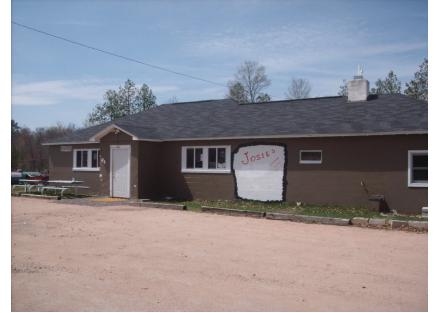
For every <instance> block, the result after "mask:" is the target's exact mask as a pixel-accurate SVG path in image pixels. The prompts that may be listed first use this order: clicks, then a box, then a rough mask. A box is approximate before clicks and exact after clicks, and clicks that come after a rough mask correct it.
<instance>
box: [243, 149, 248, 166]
mask: <svg viewBox="0 0 440 313" xmlns="http://www.w3.org/2000/svg"><path fill="white" fill-rule="evenodd" d="M248 154H249V151H246V152H245V153H244V155H245V156H246V162H245V161H243V160H241V163H242V164H243V165H246V164H248V163H249V156H248Z"/></svg>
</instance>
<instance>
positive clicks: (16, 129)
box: [11, 120, 20, 169]
mask: <svg viewBox="0 0 440 313" xmlns="http://www.w3.org/2000/svg"><path fill="white" fill-rule="evenodd" d="M19 135H20V126H18V123H17V122H16V121H14V120H11V168H12V169H16V168H17V167H18V162H19V159H20V152H19V150H18V147H17V138H18V136H19Z"/></svg>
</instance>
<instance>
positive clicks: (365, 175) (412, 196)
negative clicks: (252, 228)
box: [141, 135, 428, 213]
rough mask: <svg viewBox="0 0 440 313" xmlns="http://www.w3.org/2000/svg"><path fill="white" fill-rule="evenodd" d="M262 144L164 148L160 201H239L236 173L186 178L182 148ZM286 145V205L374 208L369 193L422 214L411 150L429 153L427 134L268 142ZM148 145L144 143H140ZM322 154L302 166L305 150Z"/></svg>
mask: <svg viewBox="0 0 440 313" xmlns="http://www.w3.org/2000/svg"><path fill="white" fill-rule="evenodd" d="M252 142H254V143H259V142H260V141H258V140H227V141H225V140H221V141H181V142H165V143H161V144H160V152H158V155H160V160H159V162H158V164H159V166H158V168H160V174H159V175H157V178H156V180H157V183H158V186H157V189H156V190H159V192H156V194H155V195H156V196H157V197H164V196H171V197H175V198H180V199H212V200H215V199H231V200H232V199H234V179H233V175H232V174H194V173H191V174H188V173H181V160H180V159H181V147H182V146H186V145H231V148H232V151H234V150H235V149H236V148H237V146H238V145H240V144H244V143H252ZM264 143H283V144H286V145H287V171H288V172H287V186H286V188H287V189H286V198H287V199H286V200H287V201H294V202H296V201H301V202H305V203H310V204H334V205H343V206H364V207H373V206H374V205H375V204H374V203H373V202H371V201H368V195H367V192H366V190H365V188H364V187H362V186H361V181H362V182H364V184H365V187H366V189H367V190H368V193H369V194H382V195H385V199H386V201H387V203H388V205H389V207H390V208H392V209H396V210H398V211H399V212H417V213H418V212H420V208H421V207H422V206H426V205H427V199H428V189H427V188H410V187H408V183H407V182H408V177H407V175H408V174H407V170H408V150H426V149H427V147H428V137H427V135H399V136H397V135H396V136H363V137H337V138H322V137H321V138H294V139H280V140H264ZM141 144H143V143H141ZM307 149H310V150H322V153H323V162H322V164H299V151H300V150H307Z"/></svg>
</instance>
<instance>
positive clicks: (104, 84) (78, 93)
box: [12, 79, 179, 106]
mask: <svg viewBox="0 0 440 313" xmlns="http://www.w3.org/2000/svg"><path fill="white" fill-rule="evenodd" d="M118 86H119V85H118V84H112V83H109V82H108V81H103V80H98V79H87V80H49V81H37V82H28V83H17V82H14V83H13V84H12V105H14V106H45V105H57V104H62V103H65V102H67V101H78V102H79V103H84V102H86V103H90V104H96V103H99V102H101V101H102V97H103V95H104V93H105V91H106V90H108V89H117V88H118ZM150 87H151V89H152V90H153V92H154V93H155V94H157V93H159V94H160V93H167V92H172V91H176V90H178V89H179V88H178V87H177V86H173V85H156V86H150Z"/></svg>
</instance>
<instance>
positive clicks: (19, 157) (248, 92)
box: [11, 59, 428, 170]
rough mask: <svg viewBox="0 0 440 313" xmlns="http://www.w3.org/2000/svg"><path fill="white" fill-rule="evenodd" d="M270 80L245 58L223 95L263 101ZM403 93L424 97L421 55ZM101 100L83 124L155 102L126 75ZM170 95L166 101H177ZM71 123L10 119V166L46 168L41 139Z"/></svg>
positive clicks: (300, 89)
mask: <svg viewBox="0 0 440 313" xmlns="http://www.w3.org/2000/svg"><path fill="white" fill-rule="evenodd" d="M270 84H271V81H270V79H269V78H268V76H267V74H266V69H265V67H264V66H263V65H260V64H259V63H258V62H255V61H245V62H243V63H242V64H241V65H240V66H239V67H238V69H237V71H236V73H235V75H234V79H232V80H231V81H229V82H228V93H227V94H226V97H227V98H230V99H234V100H235V101H237V102H238V103H240V104H245V103H256V102H267V101H270V100H271V98H272V97H271V96H270V95H269V94H268V93H267V92H266V89H267V88H268V87H269V86H270ZM405 87H406V88H405V90H404V91H403V93H404V94H406V95H408V96H410V97H413V98H415V99H421V100H428V60H427V59H424V60H423V62H422V64H420V66H419V69H418V70H417V71H416V72H415V73H414V78H413V79H411V80H410V81H409V82H408V83H406V84H405ZM311 90H312V86H311V84H310V82H309V81H308V80H307V79H304V78H292V79H291V81H290V84H289V86H288V88H287V91H286V94H285V97H286V98H287V99H303V98H308V97H309V96H310V92H311ZM370 92H371V93H373V94H379V95H380V94H400V93H402V83H401V81H400V80H399V79H398V77H397V75H396V74H395V72H394V71H392V70H391V71H389V73H388V74H387V75H386V77H385V78H383V79H378V80H377V81H376V82H375V85H374V87H373V88H371V91H370ZM338 95H340V96H346V95H347V85H346V83H345V81H344V82H343V84H342V85H341V86H340V87H339V91H338ZM103 100H104V101H103V102H102V103H99V104H96V105H95V107H94V109H93V111H92V112H91V113H90V114H89V116H88V118H87V120H86V121H85V122H84V126H86V127H87V126H92V125H97V124H101V123H105V122H108V121H111V120H114V119H117V118H120V117H124V116H126V115H131V114H135V113H138V112H142V111H145V110H148V109H151V108H153V107H155V106H157V105H158V104H157V101H156V96H155V95H154V94H153V91H152V90H151V88H150V87H149V86H148V85H146V84H143V85H142V86H141V87H137V86H136V84H135V83H134V82H133V81H132V80H130V79H128V80H127V81H126V82H125V83H124V85H122V86H120V87H119V88H118V89H117V90H107V91H106V92H105V93H104V96H103ZM177 101H178V100H177V98H176V97H175V96H173V97H172V98H171V99H169V100H168V103H174V102H177ZM76 129H77V128H76V127H75V125H73V124H69V125H67V126H64V125H62V124H57V125H56V126H53V127H48V128H37V129H35V130H34V131H32V130H31V129H29V128H27V127H21V126H19V125H18V124H17V123H16V122H15V121H14V120H12V121H11V142H12V155H11V156H12V160H11V166H12V169H18V168H20V169H23V170H46V169H48V167H49V164H48V149H47V147H46V146H42V145H41V143H42V142H45V141H48V140H51V139H56V138H60V137H63V136H65V135H68V134H70V133H72V132H73V131H75V130H76Z"/></svg>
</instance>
